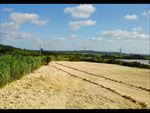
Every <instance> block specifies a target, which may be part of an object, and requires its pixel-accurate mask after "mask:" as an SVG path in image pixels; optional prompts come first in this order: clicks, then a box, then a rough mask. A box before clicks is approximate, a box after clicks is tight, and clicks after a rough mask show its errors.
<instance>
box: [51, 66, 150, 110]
mask: <svg viewBox="0 0 150 113" xmlns="http://www.w3.org/2000/svg"><path fill="white" fill-rule="evenodd" d="M49 65H50V64H49ZM50 66H52V67H55V68H56V69H58V70H61V71H63V72H65V73H68V74H69V75H71V76H73V77H76V78H79V79H82V80H84V81H86V82H88V83H91V84H94V85H98V86H100V87H102V88H104V89H106V90H108V91H111V92H112V93H115V94H117V95H119V96H121V97H123V98H124V99H126V100H129V101H131V102H133V103H138V104H139V105H140V106H141V107H142V108H143V109H148V108H149V107H148V106H147V104H145V103H144V102H141V101H138V100H136V99H134V98H132V97H130V96H127V95H122V94H121V93H119V92H117V91H116V90H114V89H111V88H109V87H105V86H103V85H101V84H99V83H96V82H93V81H91V80H88V79H86V78H83V77H79V76H77V75H75V74H72V73H70V72H68V71H65V70H63V69H61V68H59V67H57V66H54V65H50Z"/></svg>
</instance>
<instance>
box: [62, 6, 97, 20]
mask: <svg viewBox="0 0 150 113" xmlns="http://www.w3.org/2000/svg"><path fill="white" fill-rule="evenodd" d="M95 10H96V8H95V7H93V5H91V4H82V5H78V6H76V7H67V8H65V10H64V12H65V13H67V14H71V16H72V17H74V18H76V19H78V18H83V19H87V18H89V17H90V16H91V14H92V13H94V12H95Z"/></svg>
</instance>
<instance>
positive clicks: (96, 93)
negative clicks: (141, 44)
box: [0, 61, 150, 109]
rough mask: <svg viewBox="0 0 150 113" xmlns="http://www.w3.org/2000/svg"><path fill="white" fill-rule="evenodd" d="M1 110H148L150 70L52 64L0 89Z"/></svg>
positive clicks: (96, 65) (67, 63)
mask: <svg viewBox="0 0 150 113" xmlns="http://www.w3.org/2000/svg"><path fill="white" fill-rule="evenodd" d="M0 108H1V109H10V108H12V109H13V108H15V109H42V108H44V109H81V108H83V109H93V108H96V109H110V108H114V109H140V108H142V109H147V108H150V71H149V70H148V69H139V68H131V67H124V66H119V65H111V64H100V63H89V62H67V61H59V62H54V61H53V62H51V63H49V65H48V66H42V67H41V68H39V69H38V70H36V71H35V72H34V73H31V74H28V75H26V76H24V77H23V78H21V79H19V80H16V81H14V82H12V83H10V84H8V85H6V86H5V87H3V88H1V89H0Z"/></svg>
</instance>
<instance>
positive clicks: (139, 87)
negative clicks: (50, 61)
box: [55, 62, 150, 92]
mask: <svg viewBox="0 0 150 113" xmlns="http://www.w3.org/2000/svg"><path fill="white" fill-rule="evenodd" d="M55 63H56V62H55ZM56 64H58V65H61V66H65V67H68V68H71V69H74V70H77V71H80V72H84V73H86V74H89V75H93V76H96V77H101V78H105V79H107V80H111V81H113V82H118V83H122V84H124V85H127V86H131V87H134V88H138V89H141V90H144V91H147V92H150V89H147V88H143V87H141V86H136V85H133V84H128V83H126V82H123V81H119V80H114V79H111V78H108V77H104V76H101V75H97V74H93V73H90V72H86V71H83V70H79V69H77V68H73V67H70V66H66V65H63V64H60V63H56Z"/></svg>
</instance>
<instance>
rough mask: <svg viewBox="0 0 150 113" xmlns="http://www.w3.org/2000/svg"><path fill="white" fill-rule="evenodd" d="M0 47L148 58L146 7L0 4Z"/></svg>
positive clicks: (147, 11)
mask: <svg viewBox="0 0 150 113" xmlns="http://www.w3.org/2000/svg"><path fill="white" fill-rule="evenodd" d="M0 11H1V12H0V17H1V21H0V24H1V26H0V27H1V32H0V33H1V35H0V36H1V43H2V44H8V45H13V46H16V47H20V48H26V49H39V48H40V45H41V46H42V48H44V49H47V50H81V49H84V48H85V49H87V50H97V51H119V50H118V49H119V48H120V47H121V48H122V51H123V52H125V53H139V54H149V35H148V34H149V27H148V24H149V19H150V18H149V17H150V9H149V6H148V4H116V5H115V4H41V5H38V4H16V5H15V4H12V5H11V4H9V5H6V4H1V5H0Z"/></svg>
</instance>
